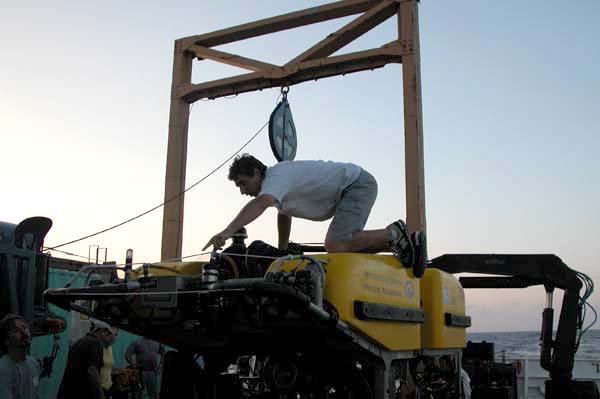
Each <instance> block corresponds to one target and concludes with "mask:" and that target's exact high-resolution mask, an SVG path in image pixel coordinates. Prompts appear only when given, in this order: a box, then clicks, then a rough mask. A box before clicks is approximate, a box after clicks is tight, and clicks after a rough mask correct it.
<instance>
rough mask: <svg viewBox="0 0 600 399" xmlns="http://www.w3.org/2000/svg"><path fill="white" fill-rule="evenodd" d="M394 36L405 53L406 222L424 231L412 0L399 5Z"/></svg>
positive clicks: (416, 24)
mask: <svg viewBox="0 0 600 399" xmlns="http://www.w3.org/2000/svg"><path fill="white" fill-rule="evenodd" d="M398 35H399V40H400V45H401V46H402V48H403V49H404V50H405V52H407V53H409V54H407V55H406V56H405V57H404V58H403V60H402V86H403V90H402V93H403V99H404V154H405V159H404V164H405V176H406V222H407V225H408V229H409V230H410V231H411V232H413V231H416V230H422V231H426V229H427V223H426V217H425V171H424V169H425V167H424V163H425V162H424V151H423V110H422V98H421V57H420V52H419V15H418V8H417V2H416V1H415V0H412V1H404V2H402V3H401V4H400V12H399V14H398Z"/></svg>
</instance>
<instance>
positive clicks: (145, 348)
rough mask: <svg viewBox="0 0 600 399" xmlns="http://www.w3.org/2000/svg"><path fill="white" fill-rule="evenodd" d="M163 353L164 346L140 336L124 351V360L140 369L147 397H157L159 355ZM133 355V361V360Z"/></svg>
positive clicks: (150, 398) (154, 398) (151, 398)
mask: <svg viewBox="0 0 600 399" xmlns="http://www.w3.org/2000/svg"><path fill="white" fill-rule="evenodd" d="M164 354H165V347H164V345H162V344H159V343H158V342H156V341H152V340H151V339H148V338H146V337H141V338H138V339H136V340H135V341H133V342H132V343H131V344H129V346H128V347H127V350H126V351H125V360H127V363H129V364H130V365H135V367H136V368H138V369H139V370H140V373H141V376H142V383H143V385H144V389H145V390H146V393H147V394H148V398H149V399H157V398H158V367H159V364H160V361H159V357H160V358H162V356H164ZM133 356H135V362H134V360H133Z"/></svg>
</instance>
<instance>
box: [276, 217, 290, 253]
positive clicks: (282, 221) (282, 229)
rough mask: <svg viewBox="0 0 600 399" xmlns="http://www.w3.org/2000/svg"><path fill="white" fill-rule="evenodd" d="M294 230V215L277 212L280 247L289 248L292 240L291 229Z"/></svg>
mask: <svg viewBox="0 0 600 399" xmlns="http://www.w3.org/2000/svg"><path fill="white" fill-rule="evenodd" d="M291 230H292V217H291V216H288V215H284V214H283V213H278V214H277V232H278V233H279V244H278V247H279V249H287V247H288V243H289V241H290V231H291Z"/></svg>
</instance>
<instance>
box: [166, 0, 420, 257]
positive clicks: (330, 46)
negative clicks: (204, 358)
mask: <svg viewBox="0 0 600 399" xmlns="http://www.w3.org/2000/svg"><path fill="white" fill-rule="evenodd" d="M356 14H361V15H360V16H358V17H357V18H355V19H354V20H352V21H351V22H349V23H347V24H346V25H344V26H343V27H342V28H340V29H338V30H337V31H336V32H334V33H332V34H330V35H328V36H327V37H326V38H325V39H323V40H321V41H320V42H318V43H317V44H315V45H314V46H312V47H311V48H309V49H307V50H306V51H304V52H303V53H302V54H300V55H298V56H297V57H295V58H293V59H292V60H290V61H289V62H287V63H286V64H284V65H274V64H270V63H267V62H263V61H259V60H254V59H251V58H246V57H243V56H239V55H236V54H230V53H227V52H224V51H219V50H215V49H213V47H215V46H219V45H223V44H227V43H232V42H236V41H239V40H244V39H249V38H252V37H257V36H262V35H266V34H269V33H274V32H279V31H283V30H287V29H293V28H297V27H300V26H305V25H310V24H314V23H318V22H323V21H328V20H332V19H337V18H342V17H346V16H349V15H356ZM394 15H396V16H397V18H398V38H397V39H396V40H393V41H391V42H389V43H387V44H385V45H383V46H381V47H379V48H373V49H368V50H364V51H358V52H353V53H349V54H344V55H337V56H332V54H333V53H335V52H336V51H338V50H340V49H341V48H343V47H344V46H346V45H347V44H348V43H350V42H352V41H353V40H355V39H356V38H358V37H360V36H361V35H363V34H364V33H366V32H368V31H369V30H371V29H373V28H374V27H376V26H377V25H379V24H381V23H382V22H384V21H385V20H387V19H389V18H391V17H392V16H394ZM194 59H198V60H212V61H217V62H220V63H224V64H228V65H233V66H236V67H240V68H243V69H247V70H249V71H252V72H250V73H246V74H242V75H238V76H234V77H230V78H225V79H218V80H213V81H210V82H203V83H199V84H194V83H192V81H191V77H192V63H193V60H194ZM389 63H402V82H403V83H402V86H403V100H404V137H405V154H406V155H405V174H406V208H407V209H406V218H407V224H408V228H409V230H410V231H414V230H425V228H426V223H425V186H424V171H423V130H422V129H423V127H422V126H423V124H422V106H421V72H420V54H419V27H418V7H417V0H342V1H338V2H334V3H330V4H325V5H322V6H318V7H313V8H308V9H305V10H301V11H296V12H292V13H289V14H284V15H280V16H276V17H272V18H267V19H263V20H259V21H255V22H250V23H247V24H243V25H238V26H235V27H232V28H228V29H223V30H219V31H216V32H212V33H207V34H204V35H198V36H190V37H186V38H182V39H178V40H176V41H175V54H174V60H173V78H172V85H171V108H170V115H169V140H168V149H167V170H166V177H165V202H166V204H165V209H164V215H163V230H162V249H161V259H162V260H167V259H175V258H179V257H181V249H182V235H183V209H184V194H182V192H183V191H184V189H185V172H186V158H187V134H188V120H189V107H190V104H191V103H193V102H195V101H197V100H200V99H207V98H208V99H215V98H219V97H223V96H228V95H233V94H240V93H244V92H250V91H255V90H261V89H266V88H272V87H282V86H291V85H294V84H298V83H302V82H305V81H307V80H316V79H320V78H326V77H329V76H337V75H343V74H348V73H352V72H359V71H363V70H372V69H375V68H381V67H383V66H385V65H386V64H389Z"/></svg>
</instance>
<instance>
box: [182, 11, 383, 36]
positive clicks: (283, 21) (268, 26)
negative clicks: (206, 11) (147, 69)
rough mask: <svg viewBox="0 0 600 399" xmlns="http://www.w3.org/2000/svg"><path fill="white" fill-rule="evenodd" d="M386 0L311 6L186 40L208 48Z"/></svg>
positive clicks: (346, 14) (325, 19)
mask: <svg viewBox="0 0 600 399" xmlns="http://www.w3.org/2000/svg"><path fill="white" fill-rule="evenodd" d="M381 1H383V0H342V1H336V2H334V3H329V4H324V5H321V6H317V7H312V8H307V9H304V10H300V11H295V12H291V13H288V14H283V15H279V16H276V17H271V18H266V19H261V20H259V21H255V22H250V23H247V24H243V25H238V26H234V27H232V28H228V29H222V30H218V31H215V32H211V33H206V34H204V35H197V36H190V37H187V38H184V39H182V40H184V41H185V43H188V46H187V47H189V46H191V45H192V44H197V45H199V46H204V47H214V46H219V45H222V44H226V43H232V42H236V41H239V40H244V39H249V38H252V37H257V36H262V35H266V34H269V33H274V32H280V31H282V30H287V29H293V28H297V27H299V26H305V25H310V24H314V23H317V22H323V21H328V20H331V19H336V18H342V17H346V16H348V15H354V14H358V13H361V12H364V11H366V10H368V9H369V8H371V7H373V6H374V5H376V4H378V3H380V2H381Z"/></svg>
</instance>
